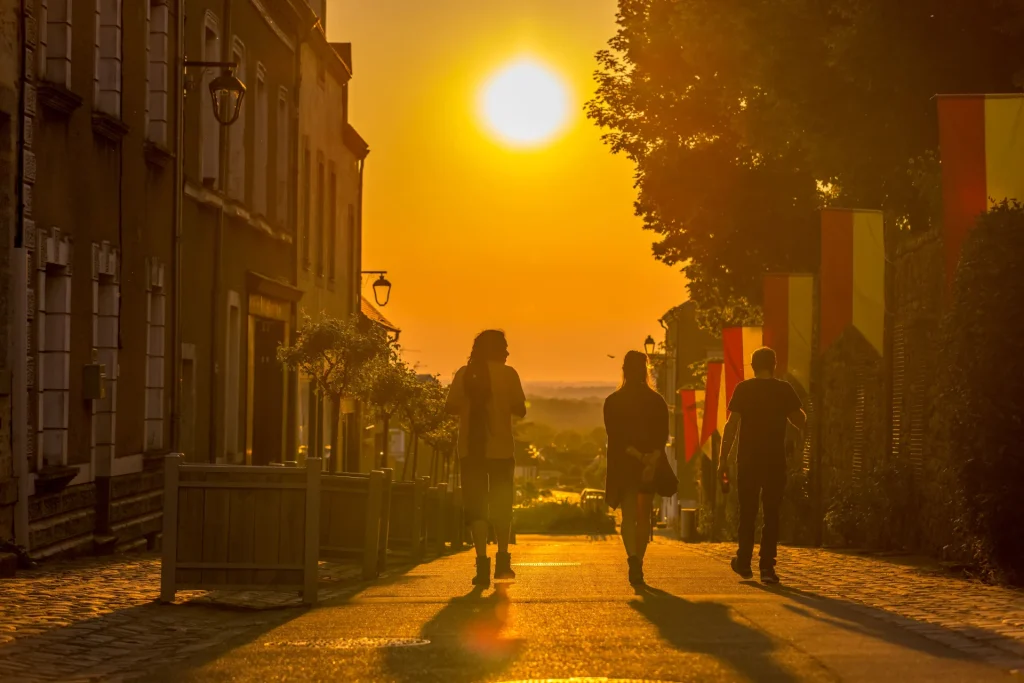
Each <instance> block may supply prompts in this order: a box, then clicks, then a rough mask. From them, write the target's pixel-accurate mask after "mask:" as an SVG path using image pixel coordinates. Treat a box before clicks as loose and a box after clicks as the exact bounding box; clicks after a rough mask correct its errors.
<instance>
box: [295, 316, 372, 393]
mask: <svg viewBox="0 0 1024 683" xmlns="http://www.w3.org/2000/svg"><path fill="white" fill-rule="evenodd" d="M391 353H392V350H391V343H390V342H389V341H388V338H387V335H386V334H385V333H384V330H383V329H382V328H380V327H379V326H376V325H371V326H362V325H360V323H359V320H358V318H356V317H355V316H353V317H352V318H350V319H349V320H340V319H338V318H333V317H330V316H324V317H322V318H321V319H319V320H313V319H312V318H310V317H309V316H305V317H304V318H303V320H302V324H301V325H300V327H299V329H298V331H297V332H296V335H295V343H294V344H293V345H292V346H282V347H281V348H279V349H278V352H277V356H278V360H280V361H281V362H282V363H284V364H285V365H286V366H288V367H290V368H292V369H293V370H297V371H299V372H300V373H302V374H303V375H305V376H306V377H309V378H310V380H311V381H312V382H313V383H314V385H315V386H316V389H317V391H319V392H321V393H322V394H323V395H325V396H328V397H330V398H332V399H334V400H335V401H336V402H337V401H339V400H340V399H342V398H354V397H356V396H358V395H359V393H360V391H362V390H363V383H364V382H365V380H366V369H367V366H368V365H369V364H370V363H371V362H373V361H374V360H375V359H378V358H381V357H385V356H389V355H390V354H391Z"/></svg>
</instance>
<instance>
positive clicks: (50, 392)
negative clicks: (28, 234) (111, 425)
mask: <svg viewBox="0 0 1024 683" xmlns="http://www.w3.org/2000/svg"><path fill="white" fill-rule="evenodd" d="M44 239H46V241H47V242H55V241H57V240H56V239H55V238H44ZM58 248H59V247H58ZM47 251H49V248H47ZM39 290H40V291H39V297H38V300H39V315H38V325H39V327H38V333H37V336H36V343H37V344H38V345H39V347H38V352H39V363H38V366H39V367H38V372H39V381H38V382H37V385H36V386H38V387H39V399H40V400H39V420H38V421H37V423H36V424H37V425H38V428H37V429H38V433H37V437H38V444H39V447H38V449H37V452H38V453H39V454H40V455H41V458H42V462H41V465H42V466H44V467H57V466H60V465H66V464H67V462H68V408H69V399H70V395H69V394H70V387H71V274H70V273H69V272H68V268H67V266H66V265H62V264H59V263H46V264H45V268H44V270H43V271H42V272H40V273H39Z"/></svg>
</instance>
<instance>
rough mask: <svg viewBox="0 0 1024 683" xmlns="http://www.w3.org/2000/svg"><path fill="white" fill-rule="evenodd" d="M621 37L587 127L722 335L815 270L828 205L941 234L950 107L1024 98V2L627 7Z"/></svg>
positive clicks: (779, 0) (698, 0)
mask: <svg viewBox="0 0 1024 683" xmlns="http://www.w3.org/2000/svg"><path fill="white" fill-rule="evenodd" d="M618 27H619V28H618V31H617V33H616V35H615V36H614V37H613V38H612V39H611V40H610V41H609V48H608V49H606V50H602V51H601V52H599V53H598V55H597V62H598V71H597V74H596V77H597V80H598V89H597V92H596V95H595V97H594V99H593V100H591V101H590V102H589V103H588V108H587V115H588V116H589V117H590V118H591V119H593V120H594V121H595V123H596V124H597V125H599V126H601V127H602V128H605V129H606V130H607V132H606V134H605V135H604V139H605V141H606V143H607V144H608V145H609V146H610V147H611V149H612V151H613V152H615V153H621V154H625V155H626V156H627V157H628V158H629V159H631V160H632V161H633V162H634V163H635V165H636V174H635V179H636V186H637V190H638V197H637V200H636V203H635V210H636V214H637V215H638V216H639V217H641V218H642V219H643V221H644V227H645V228H646V229H649V230H652V231H654V232H655V233H657V234H658V236H659V241H658V242H657V243H656V244H655V245H654V254H655V256H656V257H657V258H658V259H660V260H662V261H664V262H665V263H667V264H669V265H672V264H679V265H682V267H683V271H684V273H685V274H686V276H687V278H688V280H689V287H690V293H691V297H692V298H693V299H694V300H696V301H698V302H699V303H700V304H701V306H702V308H703V309H705V310H708V309H712V310H714V311H716V313H715V315H716V316H717V319H715V320H708V319H705V320H703V321H702V322H704V323H705V324H711V323H716V325H717V324H737V323H744V322H749V321H750V320H751V319H752V318H754V317H756V315H757V313H756V307H757V305H758V304H759V303H760V299H761V277H762V275H763V274H764V273H765V272H770V271H803V270H813V269H814V266H815V265H816V261H817V254H818V220H819V219H818V214H817V210H818V209H820V208H822V207H823V206H826V205H846V206H856V207H865V208H882V209H884V210H885V211H886V212H887V213H888V214H889V217H890V221H891V222H892V223H894V224H899V225H903V226H908V225H914V226H921V227H923V226H927V225H929V224H930V223H931V222H932V221H933V220H934V218H935V216H936V215H937V209H938V196H939V195H938V187H939V182H938V163H937V158H938V155H937V144H938V133H937V115H936V106H935V102H934V100H933V99H932V98H933V96H934V95H935V94H937V93H962V92H1005V91H1009V90H1015V89H1016V88H1015V87H1014V83H1015V76H1016V75H1017V74H1018V73H1020V70H1021V66H1022V64H1024V54H1021V52H1020V50H1019V47H1018V46H1019V44H1020V39H1021V37H1022V34H1024V9H1022V5H1021V3H1019V2H1013V1H1012V0H976V1H975V2H949V1H948V0H901V1H900V2H893V0H772V2H763V1H762V2H748V1H747V0H620V1H619V14H618ZM1020 81H1021V79H1020V78H1019V77H1017V78H1016V82H1018V83H1019V82H1020Z"/></svg>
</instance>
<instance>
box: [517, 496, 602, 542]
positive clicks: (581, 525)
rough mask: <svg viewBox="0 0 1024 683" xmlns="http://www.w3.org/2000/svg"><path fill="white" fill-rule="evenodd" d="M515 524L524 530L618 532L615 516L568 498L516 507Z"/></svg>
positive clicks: (589, 532)
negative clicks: (586, 506) (571, 501)
mask: <svg viewBox="0 0 1024 683" xmlns="http://www.w3.org/2000/svg"><path fill="white" fill-rule="evenodd" d="M512 528H514V529H515V530H516V532H517V533H520V534H614V533H615V519H614V518H613V517H612V516H611V515H608V514H603V513H596V512H588V511H586V510H584V509H583V508H582V507H581V506H580V505H578V504H576V503H570V502H568V501H559V502H551V503H536V504H534V505H529V506H526V507H517V508H516V509H515V511H514V514H513V517H512Z"/></svg>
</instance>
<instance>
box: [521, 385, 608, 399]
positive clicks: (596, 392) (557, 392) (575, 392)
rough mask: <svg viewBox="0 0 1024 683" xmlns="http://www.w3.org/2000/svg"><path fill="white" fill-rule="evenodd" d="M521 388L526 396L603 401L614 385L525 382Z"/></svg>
mask: <svg viewBox="0 0 1024 683" xmlns="http://www.w3.org/2000/svg"><path fill="white" fill-rule="evenodd" d="M523 389H524V390H525V391H526V395H527V396H528V397H536V398H564V399H600V400H601V401H604V399H605V398H607V396H608V394H610V393H612V392H613V391H615V385H614V384H611V383H609V382H582V383H575V384H570V383H566V382H525V383H524V384H523Z"/></svg>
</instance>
